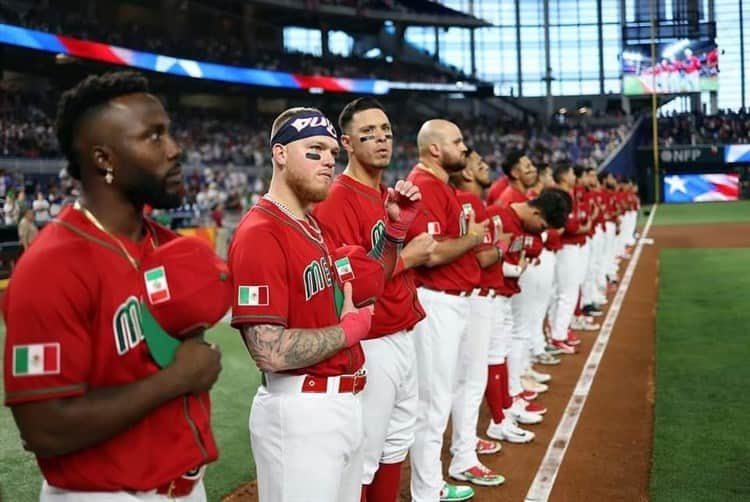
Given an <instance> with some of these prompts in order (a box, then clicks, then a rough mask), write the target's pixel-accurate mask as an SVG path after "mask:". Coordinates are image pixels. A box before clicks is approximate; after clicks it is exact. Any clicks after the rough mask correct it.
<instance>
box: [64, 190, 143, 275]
mask: <svg viewBox="0 0 750 502" xmlns="http://www.w3.org/2000/svg"><path fill="white" fill-rule="evenodd" d="M73 209H75V210H77V211H80V212H81V213H82V214H83V215H84V216H85V217H86V219H87V220H89V221H90V222H91V223H92V224H93V225H94V226H95V227H96V228H98V229H99V230H101V231H102V232H104V233H105V234H106V235H107V236H108V237H109V238H110V239H112V240H114V241H115V242H116V243H117V246H118V247H119V248H120V251H122V253H123V254H124V255H125V258H127V260H128V261H129V262H130V264H131V265H132V266H133V268H134V269H136V270H138V269H139V268H140V263H139V262H138V260H136V259H135V258H133V255H131V254H130V253H129V252H128V248H127V247H125V244H123V242H122V241H121V240H120V239H119V238H118V237H117V236H116V235H115V234H113V233H112V232H110V231H109V230H107V229H106V228H104V225H102V223H101V222H100V221H99V220H98V219H97V217H96V216H94V214H93V213H92V212H91V211H89V210H88V209H86V208H85V207H83V204H81V201H79V200H77V201H75V202H74V203H73ZM151 247H152V248H155V247H156V246H154V241H153V239H151Z"/></svg>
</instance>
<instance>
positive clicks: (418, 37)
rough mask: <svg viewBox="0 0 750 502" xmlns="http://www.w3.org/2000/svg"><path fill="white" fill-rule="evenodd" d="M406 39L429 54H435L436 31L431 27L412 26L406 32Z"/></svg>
mask: <svg viewBox="0 0 750 502" xmlns="http://www.w3.org/2000/svg"><path fill="white" fill-rule="evenodd" d="M404 39H405V40H406V42H407V43H410V44H412V45H413V46H415V47H416V48H417V49H420V50H422V51H424V52H426V53H427V54H431V55H434V54H435V29H434V28H433V27H431V26H410V27H408V28H406V31H405V32H404Z"/></svg>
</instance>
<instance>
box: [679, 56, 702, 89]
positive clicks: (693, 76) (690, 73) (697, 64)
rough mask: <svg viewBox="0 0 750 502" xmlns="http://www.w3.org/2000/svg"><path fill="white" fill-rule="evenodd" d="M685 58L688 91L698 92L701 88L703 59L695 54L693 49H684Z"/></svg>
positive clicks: (685, 77) (683, 66)
mask: <svg viewBox="0 0 750 502" xmlns="http://www.w3.org/2000/svg"><path fill="white" fill-rule="evenodd" d="M683 55H684V56H685V58H684V59H683V60H682V69H683V70H684V71H685V76H684V79H685V82H686V84H687V85H686V89H685V90H686V91H688V92H698V91H700V90H701V81H700V74H701V61H700V59H698V57H697V56H696V55H695V54H693V51H692V50H691V49H685V50H684V51H683Z"/></svg>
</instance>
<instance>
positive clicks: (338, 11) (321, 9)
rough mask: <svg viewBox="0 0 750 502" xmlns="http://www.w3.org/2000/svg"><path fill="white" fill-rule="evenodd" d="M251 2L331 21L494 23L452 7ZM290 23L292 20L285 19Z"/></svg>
mask: <svg viewBox="0 0 750 502" xmlns="http://www.w3.org/2000/svg"><path fill="white" fill-rule="evenodd" d="M247 1H248V2H249V3H252V4H256V5H263V6H265V7H273V8H274V9H277V10H280V11H296V12H304V13H305V14H307V15H308V16H309V15H310V14H316V15H317V16H318V17H320V16H325V18H326V21H327V22H331V21H335V19H336V18H340V19H341V20H342V21H345V22H351V20H352V19H357V20H358V21H360V22H361V21H362V20H365V19H366V20H369V21H373V22H383V21H393V22H394V23H396V22H398V23H404V24H408V25H410V26H444V27H459V28H482V27H485V26H492V24H491V23H488V22H487V21H485V20H483V19H479V18H477V17H474V16H470V15H468V14H464V13H461V12H457V11H452V10H451V9H446V12H455V15H451V14H449V13H446V14H431V13H420V12H405V11H399V10H383V9H371V8H362V9H357V8H355V7H348V6H345V5H326V4H320V5H318V6H317V7H316V8H315V10H314V12H311V11H310V9H309V8H308V7H307V6H306V5H305V2H304V1H302V0H247ZM285 22H286V23H287V24H288V23H289V19H285Z"/></svg>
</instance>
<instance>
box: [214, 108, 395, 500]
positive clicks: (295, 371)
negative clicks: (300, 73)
mask: <svg viewBox="0 0 750 502" xmlns="http://www.w3.org/2000/svg"><path fill="white" fill-rule="evenodd" d="M270 144H271V149H272V153H273V177H272V179H271V183H270V187H269V191H268V193H267V194H266V195H264V196H263V198H262V199H261V200H260V201H259V202H258V204H256V206H255V207H253V208H252V209H251V210H250V211H249V212H248V213H247V214H246V215H245V216H244V217H243V219H242V221H241V222H240V224H239V226H238V228H237V231H236V233H235V236H234V239H233V241H232V243H231V246H230V251H229V263H230V267H231V271H232V274H233V282H234V285H235V290H236V297H235V299H234V304H233V307H232V325H233V326H235V327H237V328H238V329H239V330H240V331H241V333H242V336H243V339H244V341H245V344H246V346H247V348H248V351H249V352H250V355H251V356H252V358H253V359H254V360H255V362H256V363H257V365H258V367H259V369H260V370H261V371H262V372H263V377H262V385H261V386H260V387H259V389H258V392H257V394H256V395H255V398H254V400H253V405H252V408H251V411H250V422H249V426H250V438H251V443H252V450H253V455H254V458H255V462H256V465H257V469H258V493H259V498H260V500H261V501H264V502H265V501H280V502H281V501H291V500H327V501H329V500H330V501H341V502H345V501H346V502H349V501H352V500H356V499H358V498H359V494H360V490H361V482H362V408H361V403H360V396H359V392H360V391H361V390H362V389H363V388H364V386H365V384H366V381H367V378H366V373H365V371H364V369H363V364H364V353H363V352H362V347H361V345H360V343H359V341H360V340H362V339H363V338H364V337H366V336H367V334H368V333H369V331H370V325H371V314H372V307H371V306H369V307H356V306H355V305H354V301H355V300H354V297H353V296H354V295H353V292H352V291H353V288H352V285H351V284H349V283H345V284H344V287H343V295H344V299H343V304H342V305H341V306H339V304H338V303H337V296H338V292H339V289H338V283H337V281H336V279H335V275H334V274H337V275H338V276H339V277H340V278H342V279H343V277H341V276H343V275H350V276H354V275H355V273H356V272H357V271H356V270H352V268H351V264H350V263H348V262H347V263H339V262H338V261H337V262H336V264H335V266H334V263H333V259H332V256H331V254H332V251H333V250H332V249H330V248H329V246H328V244H327V243H326V241H325V239H324V237H323V233H322V232H321V230H320V227H319V226H318V223H317V221H316V220H315V218H313V217H312V216H311V215H310V214H309V209H310V206H311V204H312V203H315V202H321V201H322V200H324V199H325V197H326V196H327V194H328V191H329V189H330V186H331V181H332V179H333V168H334V165H335V156H336V154H337V153H338V149H339V144H338V136H337V134H336V129H335V127H334V126H333V124H331V122H330V121H329V120H328V119H327V118H326V117H325V116H324V115H323V114H322V113H321V112H320V111H319V110H316V109H313V108H291V109H288V110H286V111H284V112H282V113H281V114H280V115H279V116H278V117H277V118H276V120H275V121H274V123H273V126H272V130H271V141H270ZM387 231H388V229H386V232H387ZM258 243H262V245H258ZM347 260H348V258H347ZM334 268H335V270H334ZM381 278H382V273H381Z"/></svg>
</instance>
